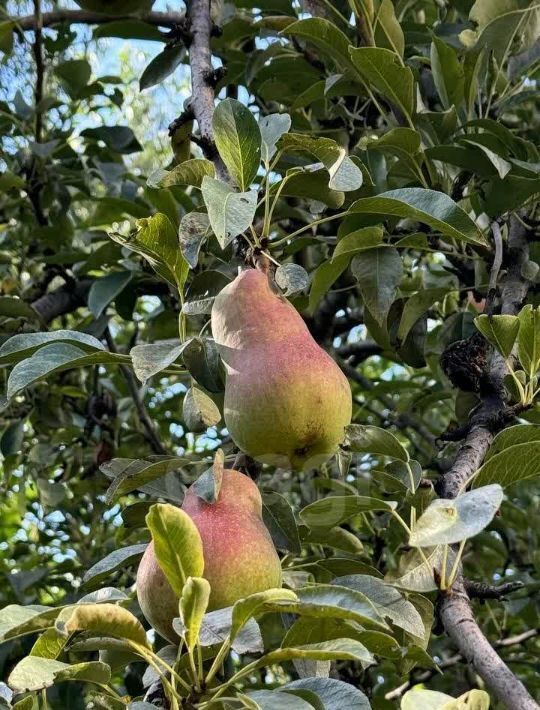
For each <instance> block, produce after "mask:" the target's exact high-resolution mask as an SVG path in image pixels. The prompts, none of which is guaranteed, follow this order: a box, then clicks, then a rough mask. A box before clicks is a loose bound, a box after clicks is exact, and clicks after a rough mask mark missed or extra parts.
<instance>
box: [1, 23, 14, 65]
mask: <svg viewBox="0 0 540 710" xmlns="http://www.w3.org/2000/svg"><path fill="white" fill-rule="evenodd" d="M14 27H15V23H14V22H11V21H10V20H8V21H7V22H0V52H3V53H4V54H5V55H6V56H9V55H10V54H11V52H12V51H13V29H14Z"/></svg>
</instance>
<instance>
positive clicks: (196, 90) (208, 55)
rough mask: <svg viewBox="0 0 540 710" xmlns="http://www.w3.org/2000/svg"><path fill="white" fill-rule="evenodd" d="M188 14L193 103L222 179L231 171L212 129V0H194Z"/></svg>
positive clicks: (206, 150) (204, 144) (203, 143)
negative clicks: (220, 153)
mask: <svg viewBox="0 0 540 710" xmlns="http://www.w3.org/2000/svg"><path fill="white" fill-rule="evenodd" d="M187 17H188V21H189V26H190V31H191V36H192V40H191V45H190V47H189V64H190V68H191V101H190V107H191V109H192V110H193V115H194V116H195V119H196V121H197V124H198V126H199V131H200V134H201V147H202V149H203V151H204V153H205V155H206V157H207V158H208V159H209V160H212V161H213V163H214V165H215V167H216V174H217V176H218V177H219V178H220V179H221V180H226V179H227V171H226V170H225V166H224V165H223V162H222V161H221V158H220V157H219V155H218V152H217V149H216V145H215V143H214V131H213V129H212V117H213V115H214V100H215V95H214V88H213V86H212V81H211V77H212V76H213V72H214V68H213V66H212V52H211V49H210V37H211V35H212V18H211V16H210V0H191V2H190V3H189V5H188V12H187Z"/></svg>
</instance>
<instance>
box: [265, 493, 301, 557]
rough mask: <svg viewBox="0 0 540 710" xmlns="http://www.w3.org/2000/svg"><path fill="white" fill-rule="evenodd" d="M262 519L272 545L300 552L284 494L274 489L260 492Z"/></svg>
mask: <svg viewBox="0 0 540 710" xmlns="http://www.w3.org/2000/svg"><path fill="white" fill-rule="evenodd" d="M262 504H263V509H262V515H263V521H264V524H265V525H266V527H267V528H268V531H269V532H270V535H271V536H272V540H273V541H274V545H275V546H276V547H277V548H279V549H282V550H288V551H289V552H296V553H300V551H301V547H300V538H299V536H298V526H297V524H296V520H295V517H294V513H293V510H292V508H291V506H290V504H289V502H288V501H287V499H286V498H284V496H282V495H280V494H279V493H277V492H276V491H270V490H265V491H263V492H262Z"/></svg>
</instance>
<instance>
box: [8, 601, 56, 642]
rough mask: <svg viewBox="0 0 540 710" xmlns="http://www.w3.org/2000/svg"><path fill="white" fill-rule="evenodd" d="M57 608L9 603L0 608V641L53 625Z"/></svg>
mask: <svg viewBox="0 0 540 710" xmlns="http://www.w3.org/2000/svg"><path fill="white" fill-rule="evenodd" d="M58 614H59V609H52V608H50V607H46V606H38V605H32V606H20V605H19V604H9V605H8V606H6V607H4V608H3V609H2V610H0V641H2V642H3V641H8V640H9V639H12V638H17V637H19V636H26V635H27V634H31V633H35V632H36V631H43V630H44V629H47V628H50V627H51V626H53V625H54V620H55V619H56V617H57V616H58Z"/></svg>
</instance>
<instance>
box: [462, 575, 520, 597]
mask: <svg viewBox="0 0 540 710" xmlns="http://www.w3.org/2000/svg"><path fill="white" fill-rule="evenodd" d="M463 586H464V588H465V591H466V592H467V594H468V596H469V599H502V598H503V597H505V596H506V595H507V594H512V592H517V591H518V589H523V587H524V586H525V585H524V584H523V582H520V581H515V582H505V583H504V584H499V585H498V586H494V585H493V584H483V583H482V582H476V581H474V580H473V579H464V580H463Z"/></svg>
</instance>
